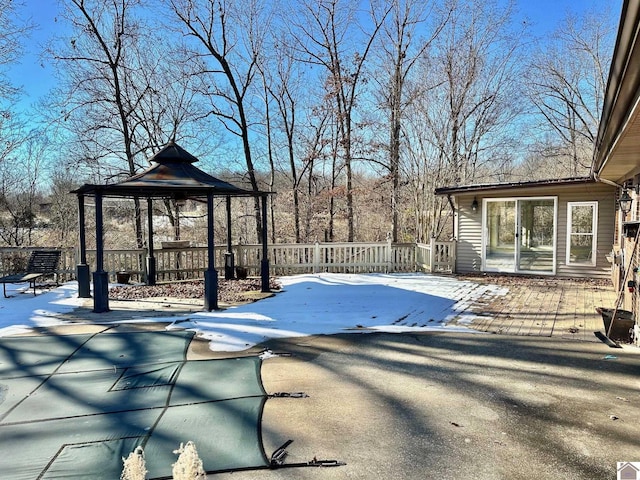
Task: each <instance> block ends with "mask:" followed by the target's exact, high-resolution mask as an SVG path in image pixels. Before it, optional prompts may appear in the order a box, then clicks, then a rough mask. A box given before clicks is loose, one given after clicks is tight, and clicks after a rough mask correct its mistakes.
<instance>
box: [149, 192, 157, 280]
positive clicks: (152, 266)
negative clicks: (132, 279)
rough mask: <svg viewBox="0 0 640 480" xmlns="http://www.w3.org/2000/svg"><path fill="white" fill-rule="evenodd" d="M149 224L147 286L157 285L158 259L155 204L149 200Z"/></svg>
mask: <svg viewBox="0 0 640 480" xmlns="http://www.w3.org/2000/svg"><path fill="white" fill-rule="evenodd" d="M147 224H148V230H149V242H148V246H149V250H148V252H147V285H155V284H156V257H155V256H154V254H153V202H152V200H151V198H147Z"/></svg>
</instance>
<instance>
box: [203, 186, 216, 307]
mask: <svg viewBox="0 0 640 480" xmlns="http://www.w3.org/2000/svg"><path fill="white" fill-rule="evenodd" d="M215 248H216V246H215V242H214V238H213V193H211V192H209V193H208V194H207V270H206V272H204V309H205V310H207V311H209V312H210V311H211V310H217V309H218V272H217V271H216V269H215Z"/></svg>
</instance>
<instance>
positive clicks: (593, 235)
mask: <svg viewBox="0 0 640 480" xmlns="http://www.w3.org/2000/svg"><path fill="white" fill-rule="evenodd" d="M436 194H439V195H447V196H448V197H449V199H450V203H451V205H452V206H453V207H454V235H455V237H456V240H457V258H456V271H457V272H461V273H462V272H510V273H521V274H538V275H559V276H571V277H606V276H607V275H611V278H612V280H613V284H614V287H615V288H616V289H617V290H618V291H619V292H620V293H621V295H622V302H621V304H622V308H624V309H625V310H629V311H631V312H638V311H640V296H639V294H638V290H639V289H638V288H637V287H638V285H640V274H639V273H640V242H639V241H638V240H639V239H640V234H638V231H639V227H640V0H624V1H623V5H622V12H621V16H620V24H619V27H618V35H617V39H616V45H615V49H614V52H613V58H612V62H611V67H610V71H609V79H608V83H607V90H606V92H605V99H604V103H603V110H602V117H601V119H600V125H599V130H598V135H597V139H596V148H595V152H594V160H593V165H592V170H591V175H590V177H588V178H569V179H559V180H548V181H536V182H521V183H510V184H487V185H469V186H458V187H444V188H439V189H437V190H436ZM634 316H635V314H634ZM634 338H635V340H636V343H638V342H639V340H640V326H639V325H638V320H637V317H636V319H635V327H634Z"/></svg>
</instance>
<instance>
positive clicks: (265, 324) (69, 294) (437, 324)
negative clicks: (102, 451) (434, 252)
mask: <svg viewBox="0 0 640 480" xmlns="http://www.w3.org/2000/svg"><path fill="white" fill-rule="evenodd" d="M279 281H280V283H281V285H282V287H283V288H282V291H281V292H280V293H278V294H276V295H275V296H273V297H270V298H267V299H264V300H261V301H259V302H254V303H249V304H244V305H240V306H237V307H231V308H228V309H226V310H219V311H214V312H196V313H191V314H188V315H178V316H176V315H173V316H158V317H151V318H150V317H139V318H137V317H136V315H135V312H133V313H131V318H130V319H127V320H125V322H127V323H128V322H137V323H142V322H171V324H170V325H169V326H168V327H167V329H186V330H193V331H195V332H196V333H197V334H198V335H199V336H200V337H202V338H205V339H208V340H209V341H210V348H211V350H214V351H240V350H245V349H247V348H250V347H252V346H254V345H256V344H258V343H261V342H263V341H265V340H268V339H270V338H285V337H298V336H306V335H321V334H335V333H345V332H360V333H362V332H370V331H384V332H395V333H399V332H416V331H470V332H471V331H473V330H471V329H467V328H465V327H464V326H460V324H464V323H471V322H472V321H473V319H474V318H475V314H474V313H473V312H472V311H471V310H470V306H471V305H472V304H476V305H477V304H478V303H484V302H487V301H488V300H490V299H491V298H492V297H495V296H499V295H505V294H506V292H507V291H508V289H506V288H504V287H499V286H496V285H490V284H480V283H474V282H471V281H465V280H458V279H456V278H454V277H443V276H436V275H423V274H368V275H364V274H329V273H325V274H308V275H294V276H289V277H281V278H279ZM19 291H21V290H19ZM19 291H14V292H13V293H14V296H13V297H12V298H8V299H6V298H2V299H0V336H4V335H11V334H15V333H20V332H24V331H27V330H29V329H30V328H34V327H47V326H52V325H56V324H64V323H68V322H65V321H64V316H63V315H64V314H65V313H68V312H70V311H72V310H73V309H74V308H76V307H79V306H81V305H83V304H84V302H85V301H86V299H78V298H76V297H77V285H76V283H75V282H70V283H67V284H65V285H63V286H61V287H58V288H56V289H54V290H52V291H49V292H44V293H41V294H39V295H37V296H36V297H33V295H31V294H29V293H26V292H25V293H18V292H19ZM61 315H62V317H61ZM105 315H108V314H105ZM105 320H106V321H107V318H105ZM453 320H456V322H455V323H456V325H451V323H452V321H453ZM125 322H123V321H122V319H118V320H117V321H114V322H113V323H125Z"/></svg>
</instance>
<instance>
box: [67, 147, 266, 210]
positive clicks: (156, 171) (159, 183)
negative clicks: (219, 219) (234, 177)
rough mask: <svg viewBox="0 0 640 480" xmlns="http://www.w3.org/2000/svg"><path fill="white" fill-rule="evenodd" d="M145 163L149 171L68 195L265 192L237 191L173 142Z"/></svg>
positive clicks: (185, 194)
mask: <svg viewBox="0 0 640 480" xmlns="http://www.w3.org/2000/svg"><path fill="white" fill-rule="evenodd" d="M149 161H150V162H151V166H150V167H149V168H147V169H146V170H145V171H143V172H141V173H139V174H137V175H133V176H132V177H129V178H127V179H125V180H123V181H121V182H118V183H112V184H106V185H94V184H85V185H83V186H82V187H80V188H78V189H77V190H74V191H73V192H72V193H80V194H85V195H96V194H100V195H103V196H111V197H144V198H154V197H155V198H176V197H179V198H180V197H181V198H186V197H205V196H207V195H209V194H211V193H212V194H213V195H214V196H226V195H231V196H256V195H262V194H265V193H266V192H255V191H252V190H245V189H242V188H238V187H236V186H235V185H232V184H231V183H228V182H224V181H222V180H220V179H218V178H216V177H213V176H211V175H209V174H208V173H206V172H204V171H202V170H200V169H199V168H196V167H195V166H193V163H195V162H197V161H198V159H197V158H196V157H194V156H193V155H191V154H190V153H189V152H187V151H186V150H185V149H184V148H182V147H180V146H179V145H178V144H176V143H174V142H170V143H168V144H167V145H165V146H164V147H163V148H162V149H161V150H160V151H159V152H158V153H156V154H155V155H154V156H153V157H151V158H150V159H149Z"/></svg>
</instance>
